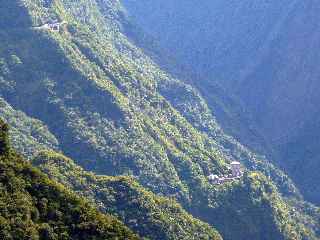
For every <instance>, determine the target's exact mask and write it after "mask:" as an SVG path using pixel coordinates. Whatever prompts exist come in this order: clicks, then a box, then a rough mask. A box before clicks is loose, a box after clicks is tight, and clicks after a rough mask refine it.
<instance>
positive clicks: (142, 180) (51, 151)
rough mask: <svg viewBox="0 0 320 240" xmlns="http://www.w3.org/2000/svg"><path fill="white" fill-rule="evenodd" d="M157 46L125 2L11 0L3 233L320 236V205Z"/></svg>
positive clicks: (0, 207) (308, 239)
mask: <svg viewBox="0 0 320 240" xmlns="http://www.w3.org/2000/svg"><path fill="white" fill-rule="evenodd" d="M54 24H56V25H58V26H59V28H58V29H57V30H56V29H54V28H53V26H54ZM153 44H155V43H153V42H152V41H151V40H150V39H149V38H148V36H147V35H146V34H144V33H143V32H142V31H141V29H139V28H138V27H137V26H135V25H134V23H133V22H131V19H130V18H129V17H128V16H127V13H126V11H125V9H124V7H123V5H122V3H121V2H120V1H111V0H79V1H73V0H11V1H6V0H0V118H1V119H3V121H4V122H6V124H5V123H3V122H2V121H1V141H0V150H1V151H0V153H1V160H0V167H1V168H0V179H1V180H0V191H1V195H0V198H1V199H0V236H1V237H2V238H3V239H63V240H65V239H139V238H142V239H159V240H160V239H161V240H162V239H174V240H175V239H177V240H178V239H195V240H196V239H208V240H209V239H214V240H215V239H217V240H220V239H226V240H245V239H256V240H260V239H261V240H270V239H271V240H273V239H274V240H281V239H283V240H291V239H297V240H315V239H319V237H320V231H319V227H320V221H319V219H320V210H319V208H318V207H316V206H315V205H312V204H311V203H308V202H306V201H305V200H304V198H303V195H302V194H301V193H300V191H299V189H298V188H297V187H296V186H295V183H294V182H293V181H292V180H291V178H290V177H289V176H288V175H287V174H286V173H285V172H284V171H282V170H281V169H280V168H278V167H277V166H276V165H274V164H273V163H272V162H271V161H269V160H268V158H267V157H265V156H263V155H261V154H257V153H255V152H254V151H253V150H251V149H249V148H248V147H246V146H245V145H242V144H241V143H240V142H239V141H238V140H237V139H236V138H233V137H232V136H230V135H228V134H226V132H225V130H224V128H223V127H222V126H221V125H220V123H219V121H218V120H217V118H216V116H215V112H214V111H212V109H211V108H210V106H209V105H208V103H207V100H206V98H204V97H203V96H202V94H201V92H200V91H199V90H198V89H197V88H196V87H195V86H194V85H193V84H192V83H190V82H187V81H183V80H181V79H179V78H178V77H176V76H174V75H173V74H171V73H170V72H169V71H167V70H166V68H165V67H163V66H161V65H159V63H158V61H157V58H158V57H160V56H158V55H157V51H158V48H157V47H155V46H154V45H153ZM213 99H214V100H216V101H218V99H215V98H213ZM217 104H219V105H220V106H222V107H223V108H224V111H226V112H227V111H229V109H228V105H223V104H220V103H217ZM230 111H232V109H230ZM230 114H233V112H230ZM8 139H10V144H9V140H8ZM233 161H239V162H241V168H242V170H243V175H241V177H239V178H237V179H236V180H232V181H230V182H226V183H224V184H220V185H216V184H212V182H210V180H209V178H208V176H210V175H212V174H214V175H219V176H222V175H224V176H227V175H230V174H231V170H230V167H229V166H230V163H231V162H233Z"/></svg>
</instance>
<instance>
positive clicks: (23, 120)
mask: <svg viewBox="0 0 320 240" xmlns="http://www.w3.org/2000/svg"><path fill="white" fill-rule="evenodd" d="M0 116H1V118H2V119H3V120H5V122H6V123H8V124H9V125H10V137H11V138H10V141H11V143H12V145H13V146H14V147H15V149H16V150H17V151H18V152H19V153H21V154H23V155H24V156H25V157H28V158H29V157H32V156H33V155H34V154H36V153H37V152H38V151H40V150H45V149H53V150H56V151H57V150H59V146H58V141H57V139H56V138H55V137H54V135H53V134H52V133H50V131H49V130H48V128H47V126H46V125H44V124H43V123H42V122H41V121H39V120H36V119H32V118H30V117H28V116H26V115H25V114H24V113H23V112H21V111H16V110H14V109H13V108H12V107H11V106H10V105H9V104H8V103H7V102H6V101H5V100H4V99H2V98H1V97H0Z"/></svg>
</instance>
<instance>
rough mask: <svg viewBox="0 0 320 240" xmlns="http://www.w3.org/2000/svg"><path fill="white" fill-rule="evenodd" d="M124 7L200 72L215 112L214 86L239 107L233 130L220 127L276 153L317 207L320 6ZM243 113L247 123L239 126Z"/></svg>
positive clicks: (131, 4) (158, 3) (172, 3)
mask: <svg viewBox="0 0 320 240" xmlns="http://www.w3.org/2000/svg"><path fill="white" fill-rule="evenodd" d="M123 2H124V3H125V5H126V6H127V9H128V12H129V14H130V15H131V16H132V17H133V18H134V19H135V21H136V22H137V23H138V24H139V26H140V27H141V28H142V29H144V30H145V31H147V32H148V33H149V34H151V35H152V36H153V37H155V38H156V39H159V41H160V43H161V46H162V47H164V48H165V49H168V50H169V51H170V52H172V53H173V54H174V55H175V56H176V58H177V59H178V61H179V62H180V63H181V64H182V65H185V66H187V67H188V68H191V69H192V71H195V72H197V73H198V74H199V75H200V77H199V78H198V80H199V81H200V83H197V84H196V86H197V87H198V88H199V89H200V91H201V92H202V93H203V95H204V97H205V98H206V100H207V102H208V103H209V107H210V108H211V109H212V110H215V109H216V104H215V103H214V102H212V99H214V98H215V92H214V91H213V90H214V88H212V85H213V86H214V85H215V84H219V85H220V86H222V87H223V88H224V89H225V90H226V93H227V95H231V96H235V99H236V100H238V104H239V105H240V106H241V105H242V106H244V107H243V108H244V109H245V110H244V111H242V112H241V111H240V112H238V113H239V114H240V115H229V117H231V118H233V119H234V122H236V123H237V124H234V125H232V124H230V122H232V121H230V120H229V119H228V116H226V114H222V115H220V114H217V117H218V120H219V122H220V123H221V124H222V126H223V127H224V129H225V130H227V131H228V132H230V133H232V134H233V135H235V136H236V137H237V138H239V139H241V142H243V143H245V144H248V145H249V146H252V147H255V145H256V144H257V142H256V140H257V139H259V138H256V134H259V135H262V138H264V139H266V140H267V142H268V144H267V146H270V148H271V149H273V151H270V150H269V149H268V150H267V151H265V152H269V154H270V156H272V158H273V159H275V162H276V163H277V164H278V166H280V167H281V168H283V169H284V170H285V171H286V172H287V173H288V174H289V175H290V176H291V177H292V178H293V179H294V181H295V183H296V184H297V185H298V186H299V188H300V190H301V191H302V192H303V194H304V196H305V197H306V198H307V199H308V200H310V201H312V202H315V203H318V202H319V199H320V198H319V197H320V196H319V191H318V187H319V186H318V184H317V183H318V182H319V181H320V179H319V178H318V174H315V172H317V171H315V170H314V169H319V166H318V162H319V157H318V156H319V152H318V150H317V147H314V145H315V142H317V141H319V137H318V136H319V131H318V127H317V126H318V120H317V119H319V110H318V107H317V103H318V102H319V100H320V99H319V95H318V94H317V89H319V84H318V77H319V70H318V67H317V62H318V61H319V58H320V56H319V53H318V51H315V49H317V48H318V47H319V46H318V45H319V42H318V40H317V39H318V38H319V31H318V29H319V17H318V10H319V6H318V5H319V4H318V3H317V1H263V2H261V1H238V2H235V1H220V0H214V1H202V2H201V4H199V3H198V1H188V3H186V4H181V3H180V1H134V0H124V1H123ZM151 9H153V10H151ZM211 89H213V90H211ZM221 100H222V101H223V102H224V104H225V105H226V106H228V104H229V103H230V99H227V98H225V99H223V98H221ZM229 107H231V108H229V109H230V111H231V112H232V108H234V107H235V106H232V105H229ZM243 115H246V116H247V119H248V120H249V121H248V122H243V121H239V119H241V118H244V117H243ZM225 121H226V122H227V123H228V124H227V125H225V124H223V123H224V122H225ZM248 125H249V129H248ZM230 126H232V128H233V129H230ZM310 131H312V132H313V134H312V135H313V136H310V134H309V132H310ZM307 136H310V138H309V137H307ZM264 147H265V146H264ZM255 149H259V148H255ZM259 150H261V148H260V149H259ZM301 176H304V177H301Z"/></svg>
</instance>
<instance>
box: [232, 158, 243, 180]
mask: <svg viewBox="0 0 320 240" xmlns="http://www.w3.org/2000/svg"><path fill="white" fill-rule="evenodd" d="M230 166H231V171H232V176H233V177H239V176H241V175H242V172H241V163H240V162H236V161H234V162H232V163H231V164H230Z"/></svg>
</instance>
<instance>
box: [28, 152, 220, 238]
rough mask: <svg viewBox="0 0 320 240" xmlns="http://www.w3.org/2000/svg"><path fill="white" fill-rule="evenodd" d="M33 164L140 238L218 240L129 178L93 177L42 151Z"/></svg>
mask: <svg viewBox="0 0 320 240" xmlns="http://www.w3.org/2000/svg"><path fill="white" fill-rule="evenodd" d="M33 163H34V164H35V165H36V166H38V167H39V168H40V169H41V170H42V171H43V172H45V173H47V174H48V176H50V178H52V179H54V180H56V181H58V182H59V183H61V184H63V185H64V186H68V188H70V189H73V190H74V191H76V192H77V193H78V194H79V195H82V196H84V197H86V198H87V199H90V200H91V201H92V202H93V203H94V204H95V205H96V206H97V207H99V209H100V210H101V211H103V212H107V213H110V214H112V215H115V216H117V217H118V218H119V219H121V220H122V221H123V222H124V223H125V224H126V225H127V226H128V227H129V228H130V229H132V230H133V231H134V232H137V233H138V234H139V235H140V236H141V237H146V238H148V239H154V240H156V239H159V240H163V239H212V240H214V239H221V238H220V236H219V234H218V233H217V232H215V231H213V230H212V229H211V228H210V227H209V225H207V224H204V223H202V222H200V221H199V220H196V219H194V218H193V217H192V216H191V215H189V214H187V213H186V212H185V211H184V210H183V209H182V208H181V206H180V205H178V204H177V203H176V202H175V201H173V200H169V199H166V198H164V197H157V196H155V195H154V194H152V193H151V192H148V191H146V190H144V189H143V188H142V187H141V186H140V185H139V184H138V183H137V182H136V181H134V180H133V179H132V178H130V177H108V176H101V175H94V174H93V173H88V172H85V171H84V170H83V169H82V168H80V167H78V166H76V165H75V163H74V162H73V161H72V160H71V159H68V158H66V157H64V156H63V155H60V154H57V153H54V152H42V153H41V154H40V155H39V156H37V157H36V158H35V159H34V161H33Z"/></svg>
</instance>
